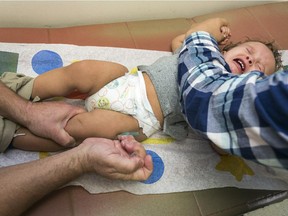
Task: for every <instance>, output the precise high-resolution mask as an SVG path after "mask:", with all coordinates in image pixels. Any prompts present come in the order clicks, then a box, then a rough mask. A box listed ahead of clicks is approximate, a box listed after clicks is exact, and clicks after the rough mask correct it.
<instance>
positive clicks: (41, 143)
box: [11, 128, 66, 152]
mask: <svg viewBox="0 0 288 216" xmlns="http://www.w3.org/2000/svg"><path fill="white" fill-rule="evenodd" d="M17 134H20V135H19V136H16V137H15V138H14V139H13V140H12V143H11V144H12V146H13V147H15V148H17V149H21V150H25V151H49V152H50V151H51V152H52V151H59V150H63V149H65V148H66V147H64V146H61V145H58V144H57V143H55V142H54V141H52V140H49V139H45V138H41V137H38V136H36V135H34V134H32V133H31V132H30V131H29V130H28V129H26V128H19V129H18V130H17ZM21 134H25V135H21Z"/></svg>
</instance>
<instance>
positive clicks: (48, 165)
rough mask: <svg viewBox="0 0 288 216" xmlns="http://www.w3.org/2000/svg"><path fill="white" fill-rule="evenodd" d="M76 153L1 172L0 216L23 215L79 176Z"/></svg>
mask: <svg viewBox="0 0 288 216" xmlns="http://www.w3.org/2000/svg"><path fill="white" fill-rule="evenodd" d="M75 151H77V149H76V148H75V149H72V150H70V151H66V152H63V153H61V154H58V155H54V156H51V157H48V158H45V159H41V160H38V161H34V162H30V163H26V164H21V165H16V166H11V167H6V168H1V169H0V176H1V178H0V193H1V196H0V215H2V216H6V215H13V216H14V215H15V216H16V215H20V214H21V213H22V212H24V211H25V210H26V209H27V208H29V207H30V206H31V205H32V204H33V203H35V202H36V201H38V200H39V199H41V198H42V197H43V196H45V195H46V194H48V193H50V192H51V191H53V190H56V189H57V188H59V187H60V186H63V185H64V184H66V183H68V182H69V181H71V180H73V179H75V178H77V177H78V176H80V175H81V174H82V168H81V164H80V163H79V161H78V158H77V152H75ZM15 203H17V205H15Z"/></svg>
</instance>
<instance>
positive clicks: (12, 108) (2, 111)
mask: <svg viewBox="0 0 288 216" xmlns="http://www.w3.org/2000/svg"><path fill="white" fill-rule="evenodd" d="M0 92H1V95H0V104H1V106H0V115H1V116H4V117H5V118H8V119H10V120H12V121H15V122H18V123H20V124H24V122H25V121H26V120H25V118H26V116H27V112H29V103H31V102H29V101H27V100H25V99H24V98H22V97H20V96H19V95H17V94H16V93H15V92H13V91H12V90H11V89H9V88H8V87H7V86H5V85H4V84H3V83H2V82H1V81H0Z"/></svg>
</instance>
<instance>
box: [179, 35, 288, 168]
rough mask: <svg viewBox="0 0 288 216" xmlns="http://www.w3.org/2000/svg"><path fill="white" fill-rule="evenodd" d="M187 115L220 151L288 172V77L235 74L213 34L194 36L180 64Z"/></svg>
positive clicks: (277, 73)
mask: <svg viewBox="0 0 288 216" xmlns="http://www.w3.org/2000/svg"><path fill="white" fill-rule="evenodd" d="M178 63H179V64H178V84H179V86H180V95H181V99H180V102H181V106H182V112H183V114H184V116H185V118H186V121H187V122H188V123H189V125H190V126H191V127H192V128H193V129H195V130H196V131H198V132H200V133H201V134H204V136H205V137H207V138H208V139H210V140H211V141H212V142H213V143H215V144H216V145H217V146H218V147H220V148H222V149H223V150H226V151H227V152H229V153H231V154H236V155H239V156H242V157H244V158H246V159H249V160H254V161H256V162H258V163H262V164H265V165H268V166H273V167H280V168H285V169H288V73H287V72H285V71H278V72H276V73H275V74H273V75H271V76H268V77H265V76H264V74H263V73H262V72H259V71H253V72H250V73H248V74H243V75H233V74H232V73H231V71H230V68H229V66H228V64H227V63H226V62H225V60H224V58H223V56H222V55H221V52H220V50H219V48H218V45H217V42H216V40H215V39H214V38H213V37H211V35H209V34H208V33H207V32H196V33H193V34H191V35H190V36H189V37H187V38H186V40H185V41H184V43H183V47H182V49H181V52H180V55H179V62H178Z"/></svg>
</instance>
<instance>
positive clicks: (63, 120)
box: [24, 102, 85, 146]
mask: <svg viewBox="0 0 288 216" xmlns="http://www.w3.org/2000/svg"><path fill="white" fill-rule="evenodd" d="M82 112H85V110H84V109H83V108H81V107H77V106H72V105H70V104H67V103H65V102H37V103H31V102H29V103H28V105H27V108H26V115H24V116H25V120H24V121H25V127H27V128H28V129H29V130H30V131H31V132H32V133H34V134H35V135H38V136H41V137H45V138H50V139H52V140H54V141H55V142H57V143H59V144H61V145H63V146H70V145H73V144H75V140H74V138H73V137H71V136H70V135H69V134H68V133H67V132H66V131H65V130H64V128H65V126H66V124H67V122H68V120H69V119H70V118H72V117H73V116H75V115H77V114H79V113H82Z"/></svg>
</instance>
